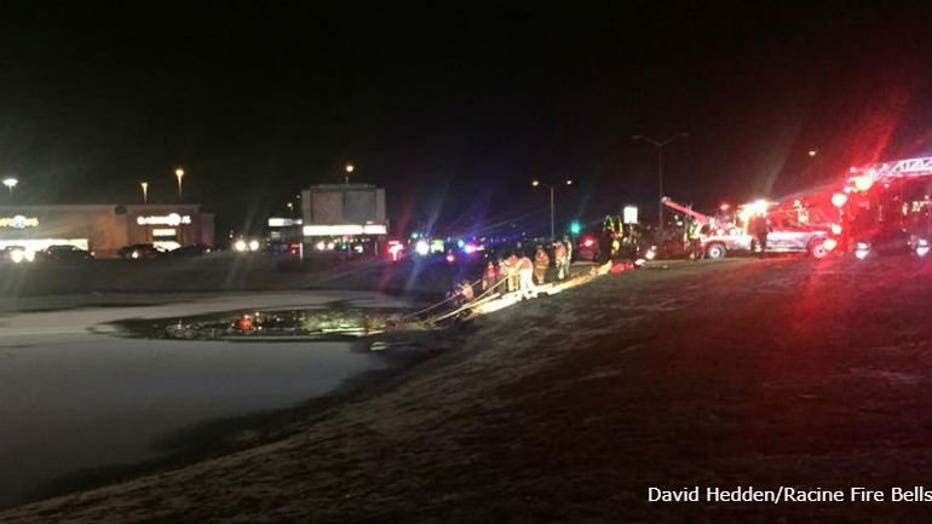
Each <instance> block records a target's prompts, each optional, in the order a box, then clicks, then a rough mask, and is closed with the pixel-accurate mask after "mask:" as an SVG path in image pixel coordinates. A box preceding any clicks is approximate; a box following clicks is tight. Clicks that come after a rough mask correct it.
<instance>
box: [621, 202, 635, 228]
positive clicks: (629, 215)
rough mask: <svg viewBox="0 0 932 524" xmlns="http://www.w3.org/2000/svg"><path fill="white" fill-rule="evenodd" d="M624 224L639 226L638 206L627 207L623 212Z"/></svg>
mask: <svg viewBox="0 0 932 524" xmlns="http://www.w3.org/2000/svg"><path fill="white" fill-rule="evenodd" d="M622 215H623V218H622V222H624V223H625V224H637V223H638V208H637V206H625V208H624V209H623V210H622Z"/></svg>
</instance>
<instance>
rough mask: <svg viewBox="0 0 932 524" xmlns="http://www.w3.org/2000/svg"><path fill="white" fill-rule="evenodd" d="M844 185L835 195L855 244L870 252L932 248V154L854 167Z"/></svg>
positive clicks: (860, 255)
mask: <svg viewBox="0 0 932 524" xmlns="http://www.w3.org/2000/svg"><path fill="white" fill-rule="evenodd" d="M849 171H850V172H849V177H848V180H847V182H846V184H845V186H844V188H843V189H842V191H840V192H838V193H836V194H835V195H833V197H832V202H833V204H835V206H836V207H837V208H838V210H839V213H840V214H841V217H842V219H843V223H844V226H845V229H846V233H847V239H848V242H849V245H850V246H851V247H853V248H854V249H853V250H852V251H853V252H854V254H855V255H856V256H857V257H858V258H864V257H865V256H867V255H868V253H881V254H899V253H914V254H916V255H919V256H925V255H926V254H928V252H929V238H930V233H932V200H930V194H932V157H924V158H909V159H904V160H894V161H891V162H882V163H877V164H869V165H865V166H858V167H852V168H851V169H850V170H849Z"/></svg>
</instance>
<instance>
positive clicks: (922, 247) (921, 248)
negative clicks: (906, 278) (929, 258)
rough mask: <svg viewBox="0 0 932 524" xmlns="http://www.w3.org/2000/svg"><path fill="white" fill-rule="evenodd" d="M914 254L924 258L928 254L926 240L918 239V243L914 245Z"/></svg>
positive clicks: (927, 242)
mask: <svg viewBox="0 0 932 524" xmlns="http://www.w3.org/2000/svg"><path fill="white" fill-rule="evenodd" d="M916 254H917V255H919V256H921V257H924V256H926V255H928V254H929V241H928V240H926V239H924V238H920V239H919V242H917V243H916Z"/></svg>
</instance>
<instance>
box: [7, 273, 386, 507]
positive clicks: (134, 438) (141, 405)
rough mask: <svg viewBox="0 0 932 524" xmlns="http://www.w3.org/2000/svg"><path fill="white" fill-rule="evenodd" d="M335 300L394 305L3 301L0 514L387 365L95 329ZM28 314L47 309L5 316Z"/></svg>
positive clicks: (340, 295)
mask: <svg viewBox="0 0 932 524" xmlns="http://www.w3.org/2000/svg"><path fill="white" fill-rule="evenodd" d="M344 300H351V301H353V303H354V304H358V305H361V306H398V305H400V303H399V301H397V300H394V299H390V298H386V297H384V296H381V295H376V294H373V293H365V292H323V291H318V292H290V293H248V294H246V293H236V294H213V295H187V296H171V295H164V294H152V295H145V294H135V295H72V296H61V297H34V298H27V299H5V300H4V301H2V302H0V310H7V312H6V313H4V315H3V316H2V317H0V464H2V469H0V505H8V504H10V503H14V502H16V501H18V500H22V498H23V497H25V496H28V495H29V494H30V493H31V492H33V491H34V490H35V489H36V488H38V487H40V486H41V485H43V484H45V483H48V482H49V481H52V480H54V479H56V478H58V477H60V476H62V475H65V474H69V473H73V472H75V471H77V470H81V469H85V468H99V467H107V466H116V465H121V464H129V463H138V462H142V461H146V460H151V459H154V458H158V457H160V456H163V455H165V454H168V453H170V452H172V451H173V450H172V449H171V446H169V445H167V444H165V441H167V440H169V439H170V438H171V437H172V435H173V434H176V433H177V432H179V431H182V430H185V429H189V428H191V427H192V425H196V424H200V423H203V422H205V421H209V420H211V419H216V418H218V417H232V416H238V415H243V414H247V413H251V412H257V411H262V410H272V409H281V408H287V407H291V406H294V405H297V404H300V403H302V402H304V401H306V400H308V399H311V398H313V397H317V396H320V395H323V394H325V393H328V392H330V391H332V390H333V389H334V388H336V387H337V386H339V385H340V384H341V383H342V382H343V381H345V380H347V379H349V378H351V377H354V376H357V375H358V374H360V373H363V372H366V371H371V370H378V369H383V368H384V367H386V363H385V361H384V359H383V358H382V357H381V356H379V355H374V354H369V353H360V352H351V351H350V347H349V344H346V343H333V342H326V343H287V342H286V343H281V342H277V343H225V342H205V341H175V340H150V339H140V338H126V337H117V336H114V335H113V334H110V333H107V331H108V330H111V329H112V328H110V327H109V326H108V325H107V324H106V323H108V322H112V321H115V320H119V319H126V318H165V317H175V316H178V317H183V316H187V315H193V314H200V313H207V312H219V311H230V310H247V309H256V308H285V307H296V308H297V307H314V306H320V305H323V304H326V303H328V302H333V301H344ZM121 303H123V304H153V305H149V306H129V307H116V306H118V304H121ZM102 305H106V306H107V307H101V306H102ZM39 308H49V309H56V310H55V311H38V312H25V313H22V312H19V313H18V312H15V311H10V310H11V309H19V310H27V311H28V310H32V309H39ZM59 308H61V310H58V309H59Z"/></svg>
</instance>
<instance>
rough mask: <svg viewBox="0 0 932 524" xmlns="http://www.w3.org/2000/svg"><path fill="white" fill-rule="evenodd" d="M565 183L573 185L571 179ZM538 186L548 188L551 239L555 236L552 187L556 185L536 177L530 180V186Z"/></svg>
mask: <svg viewBox="0 0 932 524" xmlns="http://www.w3.org/2000/svg"><path fill="white" fill-rule="evenodd" d="M565 184H566V185H568V186H571V185H573V181H572V180H571V179H567V180H566V182H565ZM540 186H544V187H546V188H547V189H549V190H550V239H551V240H553V239H554V238H556V235H555V234H554V227H553V191H554V189H556V186H554V185H553V184H546V183H544V182H541V181H540V180H537V179H534V180H532V181H531V187H540Z"/></svg>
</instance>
